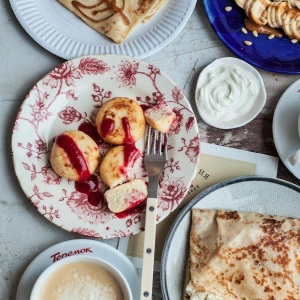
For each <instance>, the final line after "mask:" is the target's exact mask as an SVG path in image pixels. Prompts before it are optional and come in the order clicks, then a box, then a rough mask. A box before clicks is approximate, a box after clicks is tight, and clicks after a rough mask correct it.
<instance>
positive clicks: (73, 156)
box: [55, 134, 91, 180]
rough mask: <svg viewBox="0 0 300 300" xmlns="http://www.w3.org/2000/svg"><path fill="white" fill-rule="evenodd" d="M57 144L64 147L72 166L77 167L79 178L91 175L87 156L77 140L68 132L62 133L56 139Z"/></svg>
mask: <svg viewBox="0 0 300 300" xmlns="http://www.w3.org/2000/svg"><path fill="white" fill-rule="evenodd" d="M55 142H56V144H57V145H58V146H59V147H60V148H62V149H64V151H65V152H66V154H67V156H68V158H69V160H70V162H71V164H72V166H73V167H74V168H75V170H76V172H77V174H78V176H79V180H85V179H87V178H89V177H90V176H91V173H90V171H89V168H88V165H87V163H86V161H85V158H84V156H83V154H82V152H81V150H80V149H79V148H78V146H77V144H76V142H75V141H74V140H73V139H72V138H71V137H69V136H68V135H67V134H61V135H59V136H57V137H56V139H55Z"/></svg>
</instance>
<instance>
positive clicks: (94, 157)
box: [50, 130, 100, 181]
mask: <svg viewBox="0 0 300 300" xmlns="http://www.w3.org/2000/svg"><path fill="white" fill-rule="evenodd" d="M99 156H100V154H99V150H98V146H97V144H96V142H95V141H94V140H93V139H92V138H91V137H90V136H88V135H87V134H85V133H84V132H82V131H78V130H71V131H66V132H64V133H62V134H60V135H58V136H57V137H56V138H55V140H54V143H53V147H52V150H51V155H50V163H51V165H52V168H53V170H54V171H55V172H56V173H57V174H58V175H60V176H61V177H63V178H66V179H69V180H75V181H78V180H85V179H87V178H89V177H90V176H91V174H92V173H93V172H94V171H95V170H96V168H97V166H98V163H99Z"/></svg>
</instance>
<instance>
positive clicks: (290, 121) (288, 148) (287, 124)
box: [273, 80, 300, 179]
mask: <svg viewBox="0 0 300 300" xmlns="http://www.w3.org/2000/svg"><path fill="white" fill-rule="evenodd" d="M299 91H300V80H297V81H296V82H294V83H293V84H292V85H291V86H290V87H289V88H288V89H287V90H286V91H285V92H284V93H283V95H282V96H281V98H280V99H279V101H278V104H277V106H276V109H275V112H274V117H273V138H274V143H275V147H276V150H277V152H278V155H279V157H280V159H281V160H282V162H283V163H284V165H285V166H286V167H287V169H288V170H289V171H290V172H291V173H292V174H293V175H294V176H295V177H297V178H298V179H300V165H299V164H298V165H296V166H293V165H292V164H291V163H290V162H289V160H288V158H289V157H290V156H291V155H292V154H293V153H295V151H297V150H298V149H299V148H300V138H299V134H298V117H299V114H300V92H299Z"/></svg>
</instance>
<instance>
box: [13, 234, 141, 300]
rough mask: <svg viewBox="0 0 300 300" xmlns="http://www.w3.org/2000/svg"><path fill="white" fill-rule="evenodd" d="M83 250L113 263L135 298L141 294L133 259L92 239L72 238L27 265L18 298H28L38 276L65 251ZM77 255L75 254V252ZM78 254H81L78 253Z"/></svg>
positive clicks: (85, 253)
mask: <svg viewBox="0 0 300 300" xmlns="http://www.w3.org/2000/svg"><path fill="white" fill-rule="evenodd" d="M77 251H78V252H80V251H81V252H82V253H81V254H82V255H90V256H95V257H99V258H102V259H104V260H106V261H107V262H109V263H111V264H112V265H114V266H115V267H117V268H118V270H119V271H120V272H121V273H122V274H123V275H124V276H125V278H126V279H127V281H128V283H129V286H130V288H131V291H132V295H133V299H138V297H139V296H140V284H141V281H140V277H139V274H138V271H137V270H136V268H135V267H134V266H133V264H132V263H131V261H130V260H129V259H128V258H127V257H126V256H125V255H124V254H122V253H121V252H120V251H118V250H116V249H115V248H113V247H111V246H109V245H107V244H104V243H101V242H97V241H92V240H86V239H82V240H71V241H66V242H62V243H59V244H56V245H54V246H52V247H50V248H48V249H46V250H45V251H43V252H42V253H40V254H39V255H38V256H37V257H36V258H35V259H34V260H33V261H32V262H31V263H30V264H29V266H28V267H27V269H26V270H25V272H24V273H23V275H22V277H21V280H20V282H19V286H18V290H17V296H16V300H28V299H29V298H30V293H31V290H32V288H33V285H34V283H35V281H36V279H37V278H38V276H39V275H40V274H41V273H42V272H43V271H44V270H45V269H46V268H47V267H48V266H50V265H51V264H52V263H53V262H54V259H55V258H57V257H58V256H59V255H63V254H64V253H66V254H67V253H71V254H74V253H77ZM74 255H75V254H74ZM76 255H80V253H77V254H76Z"/></svg>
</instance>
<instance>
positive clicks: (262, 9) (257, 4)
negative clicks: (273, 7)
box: [245, 0, 271, 25]
mask: <svg viewBox="0 0 300 300" xmlns="http://www.w3.org/2000/svg"><path fill="white" fill-rule="evenodd" d="M270 4H271V1H270V0H246V2H245V12H246V15H247V16H248V18H249V19H250V20H252V21H253V22H255V23H256V24H258V25H266V24H267V22H268V20H267V12H266V11H267V8H268V6H269V5H270Z"/></svg>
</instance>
